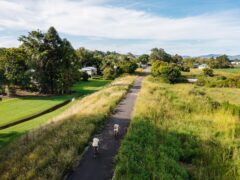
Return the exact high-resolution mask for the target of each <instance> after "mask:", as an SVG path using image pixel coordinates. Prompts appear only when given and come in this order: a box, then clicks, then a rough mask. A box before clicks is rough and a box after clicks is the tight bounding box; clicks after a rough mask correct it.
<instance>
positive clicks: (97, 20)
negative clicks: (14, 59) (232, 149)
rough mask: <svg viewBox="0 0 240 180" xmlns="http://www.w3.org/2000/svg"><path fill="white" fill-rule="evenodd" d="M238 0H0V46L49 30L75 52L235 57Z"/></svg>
mask: <svg viewBox="0 0 240 180" xmlns="http://www.w3.org/2000/svg"><path fill="white" fill-rule="evenodd" d="M239 19H240V1H239V0H21V1H17V0H0V47H15V46H18V45H19V42H18V41H17V39H18V37H19V36H20V35H26V34H27V32H29V31H31V30H35V29H41V30H42V31H46V30H47V29H48V27H50V26H54V27H55V28H56V29H57V30H58V31H59V33H60V35H61V36H62V37H65V38H67V39H69V40H70V42H71V43H72V45H73V46H74V47H75V48H78V47H82V46H84V47H86V48H89V49H92V50H94V49H98V50H103V51H107V50H109V51H118V52H122V53H127V52H132V53H134V54H142V53H149V51H150V49H151V48H153V47H159V48H164V49H165V50H166V51H168V52H169V53H171V54H175V53H178V54H181V55H192V56H197V55H202V54H210V53H211V54H212V53H217V54H223V53H225V54H229V55H236V54H240V47H239V42H240V21H239Z"/></svg>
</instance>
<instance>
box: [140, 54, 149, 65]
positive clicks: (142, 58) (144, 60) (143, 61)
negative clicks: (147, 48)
mask: <svg viewBox="0 0 240 180" xmlns="http://www.w3.org/2000/svg"><path fill="white" fill-rule="evenodd" d="M148 61H149V55H147V54H143V55H141V56H139V57H138V62H139V63H141V64H147V63H148Z"/></svg>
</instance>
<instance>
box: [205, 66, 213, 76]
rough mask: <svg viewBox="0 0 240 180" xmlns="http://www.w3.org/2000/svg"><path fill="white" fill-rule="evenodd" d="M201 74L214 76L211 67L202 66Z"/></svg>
mask: <svg viewBox="0 0 240 180" xmlns="http://www.w3.org/2000/svg"><path fill="white" fill-rule="evenodd" d="M203 74H204V75H205V76H209V77H213V76H214V74H213V69H211V68H204V69H203Z"/></svg>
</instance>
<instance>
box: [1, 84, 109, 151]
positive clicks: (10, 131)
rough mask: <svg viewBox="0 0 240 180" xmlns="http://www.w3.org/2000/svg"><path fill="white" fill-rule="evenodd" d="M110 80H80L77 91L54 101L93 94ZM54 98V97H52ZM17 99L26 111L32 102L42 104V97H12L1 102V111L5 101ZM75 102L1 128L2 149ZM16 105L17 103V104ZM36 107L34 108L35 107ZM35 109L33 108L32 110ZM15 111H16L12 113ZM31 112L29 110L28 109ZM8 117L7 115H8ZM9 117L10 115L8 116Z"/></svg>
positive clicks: (74, 89) (75, 87)
mask: <svg viewBox="0 0 240 180" xmlns="http://www.w3.org/2000/svg"><path fill="white" fill-rule="evenodd" d="M109 82H110V81H107V80H89V81H87V82H79V83H77V84H75V85H74V87H73V91H75V93H74V94H73V95H71V96H62V97H60V96H59V97H56V99H52V101H55V102H58V103H60V102H63V101H64V100H66V99H67V98H71V97H73V96H78V97H83V96H85V95H88V94H91V93H93V92H95V91H97V90H100V89H102V88H103V87H104V86H105V85H107V84H108V83H109ZM51 98H53V97H51ZM16 101H22V102H21V103H22V105H20V102H19V103H18V104H19V107H18V108H19V109H22V110H23V111H26V109H27V107H29V108H30V109H31V108H33V107H31V104H33V105H34V107H35V108H36V107H37V106H35V104H34V102H36V103H38V104H40V103H39V102H37V101H41V100H40V99H34V98H33V99H32V102H31V101H30V100H29V99H27V100H26V99H12V100H6V101H3V102H1V104H0V112H2V109H1V106H3V104H4V103H7V102H8V103H10V102H11V103H13V104H14V105H15V103H16V104H17V102H16ZM42 102H43V103H42V104H43V106H42V107H41V108H43V107H44V102H45V103H46V106H45V107H50V106H49V104H53V102H51V99H50V97H49V99H48V100H45V101H44V100H42ZM73 103H74V102H71V103H69V104H67V105H65V106H63V107H61V108H59V109H57V110H55V111H53V112H50V113H48V114H45V115H42V116H40V117H38V118H35V119H32V120H30V121H27V122H24V123H21V124H18V125H15V126H13V127H10V128H7V129H4V130H0V149H2V148H3V147H4V146H6V145H7V144H8V143H10V142H11V141H13V140H14V139H16V138H18V137H20V136H21V135H23V134H25V133H26V132H28V131H30V130H32V129H34V128H38V127H39V126H41V125H43V124H45V123H46V122H48V121H49V120H51V119H53V118H54V117H55V116H57V115H59V114H61V113H62V112H64V111H65V110H66V109H67V108H69V107H70V106H72V104H73ZM8 106H9V107H11V104H10V105H8ZM21 106H25V108H24V107H21ZM15 107H16V105H15ZM33 109H34V108H33ZM17 111H19V110H16V109H13V110H12V111H11V110H9V111H8V113H9V114H10V115H9V116H10V117H11V116H12V115H13V116H14V117H17V116H16V115H15V113H16V112H17ZM32 111H33V110H32ZM37 111H39V109H37V108H36V109H35V112H37ZM12 112H14V113H12ZM28 112H29V111H28ZM5 114H7V112H5ZM25 115H30V113H28V114H27V112H26V114H25ZM0 117H1V118H2V117H5V116H3V115H2V114H1V113H0ZM6 117H7V116H6ZM8 118H9V117H8ZM10 119H11V118H10Z"/></svg>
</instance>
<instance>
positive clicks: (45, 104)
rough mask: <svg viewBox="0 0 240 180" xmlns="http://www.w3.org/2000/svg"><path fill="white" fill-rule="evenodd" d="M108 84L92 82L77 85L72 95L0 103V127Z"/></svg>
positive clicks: (105, 82)
mask: <svg viewBox="0 0 240 180" xmlns="http://www.w3.org/2000/svg"><path fill="white" fill-rule="evenodd" d="M107 83H108V81H105V80H90V81H88V82H80V83H77V84H75V85H74V87H73V90H74V91H75V93H74V94H72V95H65V96H45V97H44V96H42V97H23V98H14V99H9V100H4V101H2V102H0V126H1V125H4V124H8V123H10V122H14V121H17V120H19V119H22V118H25V117H29V116H32V115H34V114H37V113H39V112H42V111H44V110H46V109H49V108H51V107H53V106H55V105H57V104H59V103H61V102H63V101H65V100H67V99H70V98H72V97H74V96H83V95H86V94H89V93H92V92H94V91H96V90H98V89H99V88H101V87H102V86H104V85H105V84H107Z"/></svg>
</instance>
